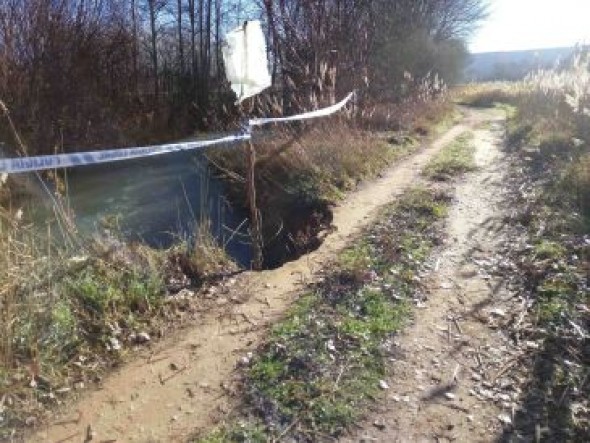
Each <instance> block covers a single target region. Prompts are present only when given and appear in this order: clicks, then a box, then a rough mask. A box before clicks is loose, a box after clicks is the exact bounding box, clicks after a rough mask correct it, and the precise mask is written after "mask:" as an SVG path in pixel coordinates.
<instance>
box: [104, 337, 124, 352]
mask: <svg viewBox="0 0 590 443" xmlns="http://www.w3.org/2000/svg"><path fill="white" fill-rule="evenodd" d="M107 349H108V350H109V351H119V350H120V349H121V342H120V341H119V339H117V338H116V337H109V342H108V343H107Z"/></svg>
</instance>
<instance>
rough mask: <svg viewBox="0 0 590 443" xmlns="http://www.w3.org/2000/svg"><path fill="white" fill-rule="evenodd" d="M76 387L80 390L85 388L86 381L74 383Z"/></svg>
mask: <svg viewBox="0 0 590 443" xmlns="http://www.w3.org/2000/svg"><path fill="white" fill-rule="evenodd" d="M74 389H76V390H78V391H79V390H81V389H84V382H82V381H79V382H77V383H74Z"/></svg>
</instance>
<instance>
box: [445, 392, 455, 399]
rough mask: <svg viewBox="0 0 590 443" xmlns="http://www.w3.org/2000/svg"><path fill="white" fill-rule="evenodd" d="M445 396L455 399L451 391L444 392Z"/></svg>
mask: <svg viewBox="0 0 590 443" xmlns="http://www.w3.org/2000/svg"><path fill="white" fill-rule="evenodd" d="M445 398H446V399H447V400H455V394H453V393H452V392H446V393H445Z"/></svg>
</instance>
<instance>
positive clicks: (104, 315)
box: [0, 191, 229, 440]
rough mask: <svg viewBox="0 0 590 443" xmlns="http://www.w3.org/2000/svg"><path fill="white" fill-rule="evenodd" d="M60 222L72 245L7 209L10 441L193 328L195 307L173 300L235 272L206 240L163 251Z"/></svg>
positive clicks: (1, 277)
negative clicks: (184, 326)
mask: <svg viewBox="0 0 590 443" xmlns="http://www.w3.org/2000/svg"><path fill="white" fill-rule="evenodd" d="M9 194H10V193H9V192H8V191H6V194H5V198H6V199H7V200H6V201H7V202H10V201H11V200H10V195H9ZM7 207H10V205H7ZM59 219H60V220H61V222H60V223H59V224H54V225H53V227H54V229H55V226H62V228H63V229H64V231H65V232H64V233H63V234H64V235H65V236H66V237H67V239H68V241H66V242H65V243H64V242H63V241H60V242H58V241H56V240H55V239H54V235H53V234H51V233H49V232H48V233H41V232H40V231H39V228H38V227H34V226H32V224H30V223H28V222H27V213H26V210H24V211H23V210H22V209H18V207H16V208H12V209H4V208H1V207H0V251H1V253H0V440H3V439H4V438H9V437H10V436H19V435H21V434H22V433H23V432H24V431H26V430H27V429H31V428H33V427H35V426H37V425H40V424H41V423H42V422H43V420H44V419H45V418H46V414H47V411H48V410H50V409H52V408H55V407H56V406H59V405H60V404H62V403H63V402H64V401H66V399H67V398H68V397H70V396H71V394H73V393H79V392H81V391H83V390H84V389H85V388H86V387H88V386H90V385H92V384H94V383H97V382H100V380H101V379H102V377H103V376H104V375H105V374H106V373H108V372H109V371H110V370H111V369H112V368H113V367H116V366H118V365H119V364H121V363H122V362H123V361H125V359H126V358H127V356H129V355H130V354H133V353H134V350H136V349H138V348H141V347H143V346H146V345H148V344H149V343H150V342H151V341H153V340H156V339H157V338H159V337H161V336H162V335H163V334H165V332H166V331H167V330H168V329H170V328H171V327H178V325H179V324H181V323H182V322H183V320H184V319H187V320H188V319H190V317H191V315H192V312H194V308H193V307H192V305H191V299H192V298H193V297H189V299H188V300H179V299H178V297H171V295H175V294H178V292H179V291H181V290H182V289H183V288H187V287H196V286H198V285H199V284H200V283H201V282H202V281H203V279H206V278H207V276H209V275H212V274H213V275H214V274H215V273H218V272H219V271H220V270H221V269H220V266H226V265H220V263H227V260H226V259H225V261H223V260H224V254H222V253H221V252H220V251H219V248H218V247H217V246H215V245H214V244H213V243H211V242H210V241H207V239H208V238H209V239H210V236H207V235H206V233H205V232H202V233H200V235H197V236H196V241H195V242H194V243H191V244H192V245H193V246H190V247H189V243H188V242H187V243H185V244H180V245H178V246H177V247H175V248H173V249H172V250H168V251H156V250H152V249H150V248H148V247H145V246H141V245H138V244H137V245H130V244H126V243H124V242H122V241H119V240H118V239H116V238H114V237H112V236H103V237H100V238H99V237H96V238H94V239H82V238H80V237H79V236H77V235H76V233H75V232H73V231H67V228H66V226H67V225H68V222H67V220H65V219H63V218H62V217H59ZM48 226H49V225H48ZM70 226H71V224H70ZM61 236H62V235H60V237H61ZM227 266H229V265H227Z"/></svg>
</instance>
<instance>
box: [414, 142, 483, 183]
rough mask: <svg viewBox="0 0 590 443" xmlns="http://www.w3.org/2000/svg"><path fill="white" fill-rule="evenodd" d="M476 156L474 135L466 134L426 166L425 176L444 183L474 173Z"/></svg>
mask: <svg viewBox="0 0 590 443" xmlns="http://www.w3.org/2000/svg"><path fill="white" fill-rule="evenodd" d="M474 154H475V146H474V144H473V133H471V132H465V133H463V134H461V135H460V136H459V137H457V139H456V140H455V141H453V142H452V143H451V144H450V145H448V146H446V147H445V148H444V149H443V150H442V151H441V152H440V153H439V154H438V155H437V156H436V157H434V158H433V159H432V160H431V161H430V162H429V163H428V165H426V168H424V175H425V176H427V177H428V178H431V179H434V180H441V181H444V180H449V179H451V178H452V177H455V176H457V175H460V174H463V173H465V172H469V171H473V170H475V161H474V158H473V156H474Z"/></svg>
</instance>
